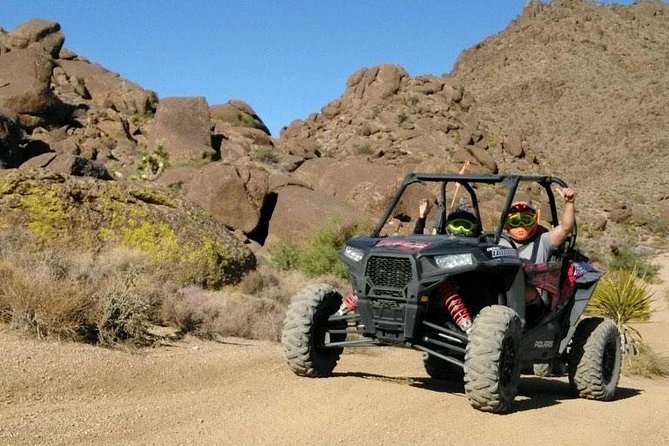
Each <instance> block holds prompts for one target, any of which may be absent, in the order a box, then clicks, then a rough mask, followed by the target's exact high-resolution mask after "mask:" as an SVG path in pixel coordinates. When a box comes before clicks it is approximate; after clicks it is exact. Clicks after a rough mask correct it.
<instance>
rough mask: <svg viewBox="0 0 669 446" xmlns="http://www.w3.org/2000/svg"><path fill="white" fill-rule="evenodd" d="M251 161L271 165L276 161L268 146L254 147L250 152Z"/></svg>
mask: <svg viewBox="0 0 669 446" xmlns="http://www.w3.org/2000/svg"><path fill="white" fill-rule="evenodd" d="M251 159H252V160H254V161H258V162H259V163H267V164H269V163H273V162H275V161H276V159H275V157H274V151H272V148H271V147H269V146H256V147H254V148H253V150H252V151H251Z"/></svg>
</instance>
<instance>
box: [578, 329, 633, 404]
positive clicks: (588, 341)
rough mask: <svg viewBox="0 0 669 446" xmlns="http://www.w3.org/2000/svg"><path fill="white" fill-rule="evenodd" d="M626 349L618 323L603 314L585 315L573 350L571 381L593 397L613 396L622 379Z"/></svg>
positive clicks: (582, 395) (581, 394)
mask: <svg viewBox="0 0 669 446" xmlns="http://www.w3.org/2000/svg"><path fill="white" fill-rule="evenodd" d="M621 358H622V351H621V348H620V335H619V333H618V328H617V327H616V324H615V323H614V322H613V321H612V320H610V319H605V318H601V317H591V318H587V319H583V320H582V321H581V322H579V323H578V325H577V326H576V332H575V333H574V338H573V340H572V344H571V348H570V350H569V384H570V385H571V388H572V389H573V390H574V392H575V393H576V394H577V395H578V396H580V397H582V398H588V399H593V400H604V401H607V400H612V399H613V397H614V396H615V393H616V389H617V387H618V380H619V379H620V362H621Z"/></svg>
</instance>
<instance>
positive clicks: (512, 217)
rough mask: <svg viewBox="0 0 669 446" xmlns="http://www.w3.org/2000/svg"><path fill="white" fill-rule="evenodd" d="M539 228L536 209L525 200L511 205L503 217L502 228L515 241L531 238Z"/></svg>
mask: <svg viewBox="0 0 669 446" xmlns="http://www.w3.org/2000/svg"><path fill="white" fill-rule="evenodd" d="M538 228H539V224H538V215H537V210H536V209H535V208H534V207H533V206H532V205H531V204H530V203H528V202H526V201H517V202H515V203H513V204H512V205H511V208H509V210H508V211H507V212H506V217H505V218H504V229H505V230H506V232H507V233H508V234H509V235H510V236H511V238H512V239H513V240H514V241H516V242H524V241H527V240H529V239H530V238H532V236H533V235H534V234H536V232H537V230H538Z"/></svg>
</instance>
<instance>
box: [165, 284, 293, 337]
mask: <svg viewBox="0 0 669 446" xmlns="http://www.w3.org/2000/svg"><path fill="white" fill-rule="evenodd" d="M162 308H163V318H164V320H165V321H166V322H167V323H170V324H172V325H175V326H176V327H177V328H179V330H181V331H182V332H183V333H193V334H194V335H196V336H200V337H203V338H206V339H212V338H215V337H216V336H236V337H242V338H249V339H263V340H272V341H277V340H278V339H279V337H280V333H281V328H282V324H283V318H284V315H285V311H286V308H287V303H286V302H285V301H283V300H281V299H272V298H268V297H267V296H264V295H256V296H248V295H244V294H234V293H229V292H226V291H208V290H203V289H201V288H199V287H195V286H192V287H188V288H185V289H183V290H180V292H179V293H177V294H176V295H173V296H170V297H168V298H167V299H165V301H164V303H163V307H162Z"/></svg>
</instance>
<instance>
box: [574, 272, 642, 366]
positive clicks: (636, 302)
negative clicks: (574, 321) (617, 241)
mask: <svg viewBox="0 0 669 446" xmlns="http://www.w3.org/2000/svg"><path fill="white" fill-rule="evenodd" d="M651 303H652V295H651V293H650V292H649V290H648V285H647V284H646V283H643V282H639V281H638V280H637V272H636V270H634V269H632V270H631V271H627V270H612V271H609V272H608V273H606V274H605V275H604V277H603V278H602V280H601V281H600V282H599V284H598V285H597V288H596V289H595V292H594V294H593V296H592V299H591V300H590V302H589V304H588V307H587V308H586V311H587V312H588V313H590V314H596V315H600V316H605V317H608V318H609V319H612V320H613V321H614V322H615V323H616V325H617V326H618V330H619V331H620V334H621V341H622V346H623V353H624V354H626V355H627V354H634V353H638V351H639V345H640V343H641V335H640V333H639V332H638V331H637V330H635V329H634V328H633V327H631V326H630V325H629V324H630V323H631V322H644V321H647V320H648V319H649V318H650V315H651V313H652V311H653V310H652V308H651Z"/></svg>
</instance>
